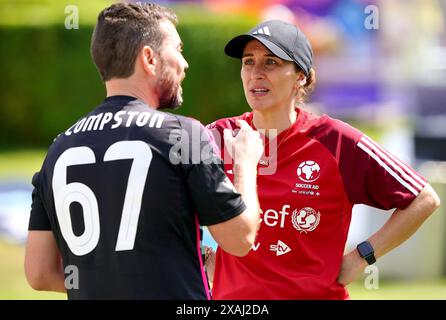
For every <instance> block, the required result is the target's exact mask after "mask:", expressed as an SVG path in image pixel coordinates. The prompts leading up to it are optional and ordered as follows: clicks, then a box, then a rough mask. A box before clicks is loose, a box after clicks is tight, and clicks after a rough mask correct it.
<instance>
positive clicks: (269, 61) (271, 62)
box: [266, 59, 277, 64]
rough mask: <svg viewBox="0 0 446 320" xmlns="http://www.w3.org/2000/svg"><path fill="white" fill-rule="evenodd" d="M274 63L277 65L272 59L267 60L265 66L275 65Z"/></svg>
mask: <svg viewBox="0 0 446 320" xmlns="http://www.w3.org/2000/svg"><path fill="white" fill-rule="evenodd" d="M276 63H277V61H276V60H274V59H267V60H266V64H276Z"/></svg>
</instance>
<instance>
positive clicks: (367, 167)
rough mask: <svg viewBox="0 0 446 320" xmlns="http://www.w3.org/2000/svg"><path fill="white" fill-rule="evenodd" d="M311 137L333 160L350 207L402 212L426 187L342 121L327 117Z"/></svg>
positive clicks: (423, 182)
mask: <svg viewBox="0 0 446 320" xmlns="http://www.w3.org/2000/svg"><path fill="white" fill-rule="evenodd" d="M314 134H315V138H316V139H318V140H319V141H320V142H321V143H323V144H324V145H325V146H326V147H327V148H328V149H329V150H330V152H331V153H332V154H333V156H334V157H335V158H336V161H337V162H338V167H339V170H340V173H341V176H342V179H343V183H344V188H345V190H346V193H347V196H348V198H349V199H350V202H351V203H352V204H360V203H362V204H366V205H369V206H372V207H376V208H380V209H384V210H388V209H392V208H400V209H403V208H405V207H407V206H408V205H409V204H410V203H411V202H412V201H413V199H415V197H416V196H417V195H418V193H419V192H420V191H421V190H422V189H423V188H424V186H425V185H426V183H427V182H426V180H425V179H424V178H422V177H421V176H420V175H419V174H418V173H417V172H415V171H414V170H413V169H412V168H410V167H409V166H408V165H406V164H405V163H403V162H402V161H401V160H399V159H398V158H397V157H395V156H394V155H392V154H391V153H390V152H389V151H387V150H385V149H384V148H383V147H381V146H380V145H379V144H377V143H376V142H374V141H373V140H372V139H370V138H369V137H367V136H366V135H364V134H363V133H362V132H360V131H359V130H357V129H355V128H353V127H351V126H349V125H348V124H346V123H344V122H342V121H339V120H334V119H331V118H328V117H327V121H325V123H324V124H322V125H321V126H319V127H317V128H316V129H315V130H314Z"/></svg>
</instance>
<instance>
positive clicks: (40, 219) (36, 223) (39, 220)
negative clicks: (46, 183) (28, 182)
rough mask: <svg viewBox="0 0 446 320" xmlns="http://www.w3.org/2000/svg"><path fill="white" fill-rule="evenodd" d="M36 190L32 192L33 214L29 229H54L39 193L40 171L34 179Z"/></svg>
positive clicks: (30, 218)
mask: <svg viewBox="0 0 446 320" xmlns="http://www.w3.org/2000/svg"><path fill="white" fill-rule="evenodd" d="M32 184H33V186H34V190H33V193H32V204H31V215H30V217H29V226H28V230H52V229H51V224H50V221H49V219H48V215H47V213H46V211H45V208H44V206H43V203H42V199H41V197H40V195H39V172H36V173H35V174H34V176H33V179H32Z"/></svg>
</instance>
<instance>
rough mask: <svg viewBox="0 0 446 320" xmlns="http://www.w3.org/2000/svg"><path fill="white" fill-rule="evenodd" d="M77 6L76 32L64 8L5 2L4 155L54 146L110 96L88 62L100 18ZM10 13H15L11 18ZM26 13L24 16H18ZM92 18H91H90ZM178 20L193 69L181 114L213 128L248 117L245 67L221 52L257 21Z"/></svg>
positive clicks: (190, 14) (0, 95) (197, 13)
mask: <svg viewBox="0 0 446 320" xmlns="http://www.w3.org/2000/svg"><path fill="white" fill-rule="evenodd" d="M38 3H39V5H40V7H39V5H38ZM42 3H43V4H42ZM73 3H74V4H79V6H80V7H79V12H80V24H79V26H80V28H79V29H78V30H74V29H73V30H67V29H65V27H64V24H63V21H64V20H63V19H64V17H65V16H64V11H63V5H62V4H57V5H55V4H54V3H53V2H52V1H43V2H42V1H40V2H38V1H26V2H24V1H18V2H16V1H5V0H3V1H1V0H0V8H2V10H0V12H1V13H0V20H2V18H3V22H2V23H1V24H0V38H1V39H2V41H0V55H1V60H2V63H1V64H0V72H1V74H2V78H3V81H2V82H3V83H2V85H1V86H0V99H1V101H2V103H1V104H0V119H2V120H3V121H2V126H1V127H0V146H1V147H2V148H10V147H17V146H26V147H29V146H31V147H46V146H48V145H49V144H51V142H52V140H53V139H54V137H55V136H56V135H57V134H59V133H60V132H62V131H64V130H66V129H67V128H68V127H70V126H71V125H72V124H73V123H74V122H76V120H77V119H79V118H80V117H82V116H83V115H84V114H85V113H87V112H89V111H90V110H92V109H93V108H94V106H96V105H97V104H99V103H101V101H102V100H103V98H104V96H105V89H104V85H103V83H102V81H101V79H100V77H99V74H98V73H97V71H96V68H95V67H94V64H93V63H92V60H91V57H90V50H89V47H90V39H91V34H92V31H93V23H92V21H94V19H92V18H88V19H85V20H82V17H83V15H82V12H90V11H88V10H87V9H83V8H88V6H87V3H89V2H87V1H74V2H73ZM101 3H102V4H103V5H102V6H100V7H99V8H95V10H91V11H92V12H94V16H96V15H97V13H98V12H99V11H100V9H101V8H103V7H105V6H106V4H104V3H106V1H101ZM33 6H36V7H39V9H36V10H37V11H35V12H36V13H35V14H36V15H37V16H39V17H40V18H39V19H40V20H39V19H38V20H39V21H40V24H38V25H37V23H36V20H32V19H31V20H29V21H28V20H26V17H28V15H29V14H30V13H29V8H33ZM42 6H43V8H42ZM46 6H47V7H46ZM91 6H92V5H90V7H91ZM5 8H13V9H11V10H10V11H8V12H5V10H3V9H5ZM20 8H22V9H23V16H18V14H19V12H20V10H19V9H20ZM25 8H26V9H27V10H25ZM45 8H51V10H50V9H48V10H45ZM39 10H40V11H39ZM47 11H48V12H47ZM39 12H40V13H39ZM89 15H90V16H92V14H91V12H90V14H89ZM178 15H179V18H180V24H179V26H178V31H179V33H180V36H181V37H182V40H183V42H184V44H185V48H184V55H185V57H186V59H187V61H188V63H189V66H190V67H189V70H188V72H187V77H186V79H185V81H184V82H183V96H184V101H185V102H184V104H183V106H182V108H181V109H180V110H179V111H178V112H179V113H181V114H185V115H189V116H192V117H194V118H197V119H199V120H201V121H202V122H203V123H208V122H211V121H213V120H215V119H217V118H220V117H227V116H232V115H235V114H239V113H241V112H243V111H245V110H247V109H248V107H247V105H246V102H245V99H244V95H243V90H242V86H241V81H240V74H239V72H240V71H239V69H240V63H239V62H238V61H237V60H236V59H232V58H229V57H227V56H226V55H225V54H224V53H223V48H224V45H225V43H226V42H227V41H228V40H229V39H230V38H231V37H233V36H234V35H237V34H239V33H241V32H245V31H246V30H248V29H249V28H250V27H252V25H254V24H255V21H252V20H249V19H247V18H243V17H235V16H231V17H225V16H215V15H211V14H209V13H208V12H206V11H204V9H202V8H198V7H195V8H192V9H190V8H185V7H181V8H178ZM217 17H218V18H217ZM42 19H43V20H42ZM82 21H88V22H89V23H83V22H82Z"/></svg>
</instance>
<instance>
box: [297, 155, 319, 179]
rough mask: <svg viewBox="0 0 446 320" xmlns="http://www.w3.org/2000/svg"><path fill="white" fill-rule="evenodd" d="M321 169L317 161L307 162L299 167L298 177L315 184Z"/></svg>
mask: <svg viewBox="0 0 446 320" xmlns="http://www.w3.org/2000/svg"><path fill="white" fill-rule="evenodd" d="M320 172H321V167H319V165H318V164H317V162H315V161H311V160H307V161H304V162H302V163H301V164H299V166H298V167H297V175H298V176H299V178H300V180H302V181H304V182H313V181H316V180H317V178H319V174H320Z"/></svg>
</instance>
